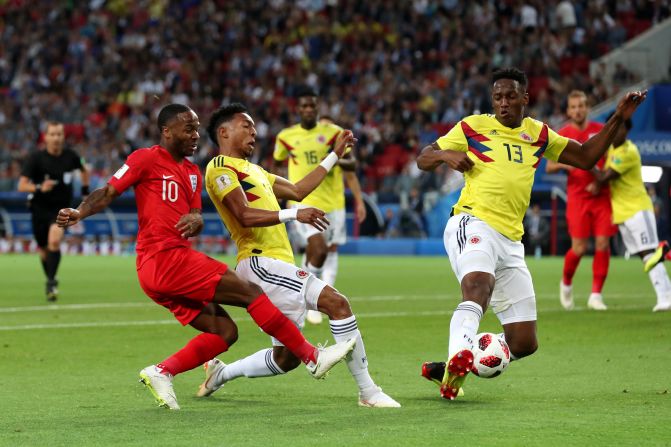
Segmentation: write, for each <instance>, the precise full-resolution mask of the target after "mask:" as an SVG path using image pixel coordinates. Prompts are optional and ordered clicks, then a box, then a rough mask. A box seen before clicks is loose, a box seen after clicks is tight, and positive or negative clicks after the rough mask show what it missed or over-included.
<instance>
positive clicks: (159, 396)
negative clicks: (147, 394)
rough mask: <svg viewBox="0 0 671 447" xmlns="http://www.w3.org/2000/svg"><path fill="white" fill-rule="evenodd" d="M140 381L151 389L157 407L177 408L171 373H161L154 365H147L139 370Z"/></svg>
mask: <svg viewBox="0 0 671 447" xmlns="http://www.w3.org/2000/svg"><path fill="white" fill-rule="evenodd" d="M140 383H142V384H144V386H146V387H147V388H148V389H149V391H151V394H153V395H154V398H155V399H156V402H157V403H158V406H159V407H163V408H168V409H170V410H179V404H178V403H177V398H176V397H175V390H174V389H173V388H172V375H171V374H163V373H162V372H161V371H160V370H159V369H158V368H157V367H156V365H151V366H147V367H146V368H145V369H143V370H142V371H140Z"/></svg>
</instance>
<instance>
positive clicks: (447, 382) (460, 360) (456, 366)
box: [440, 349, 473, 400]
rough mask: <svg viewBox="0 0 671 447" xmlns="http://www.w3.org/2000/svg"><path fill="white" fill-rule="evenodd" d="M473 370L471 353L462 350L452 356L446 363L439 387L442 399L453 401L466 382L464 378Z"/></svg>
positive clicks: (468, 350)
mask: <svg viewBox="0 0 671 447" xmlns="http://www.w3.org/2000/svg"><path fill="white" fill-rule="evenodd" d="M471 368H473V353H472V352H471V350H470V349H464V350H461V351H459V352H457V353H456V354H454V355H453V356H452V358H451V359H450V360H449V361H448V362H447V368H446V369H445V374H444V375H443V380H442V382H441V385H440V395H441V396H442V397H443V399H448V400H454V399H456V398H457V396H458V395H459V390H460V389H461V386H462V385H463V384H464V381H465V380H466V376H468V373H469V372H471Z"/></svg>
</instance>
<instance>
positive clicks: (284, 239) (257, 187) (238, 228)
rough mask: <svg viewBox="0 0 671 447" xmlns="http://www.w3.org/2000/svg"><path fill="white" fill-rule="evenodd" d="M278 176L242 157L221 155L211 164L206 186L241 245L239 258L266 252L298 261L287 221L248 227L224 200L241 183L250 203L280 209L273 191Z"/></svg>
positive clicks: (270, 256) (209, 164) (286, 260)
mask: <svg viewBox="0 0 671 447" xmlns="http://www.w3.org/2000/svg"><path fill="white" fill-rule="evenodd" d="M275 178H276V176H275V175H274V174H271V173H269V172H267V171H266V170H265V169H263V168H262V167H260V166H258V165H255V164H254V163H250V162H249V161H247V160H244V159H242V158H232V157H225V156H223V155H219V156H217V157H214V158H213V159H212V160H211V161H210V162H209V163H208V164H207V168H206V169H205V188H206V189H207V194H208V195H209V196H210V199H211V200H212V202H213V203H214V206H216V207H217V212H218V213H219V216H220V217H221V219H222V220H223V221H224V225H226V228H228V231H229V232H230V233H231V238H232V239H233V241H234V242H235V245H236V246H237V247H238V262H240V261H241V260H243V259H246V258H249V257H252V256H265V257H268V258H274V259H279V260H281V261H285V262H288V263H290V264H293V263H294V253H293V251H292V250H291V245H290V244H289V236H288V235H287V230H286V227H285V226H284V224H283V223H281V224H277V225H272V226H269V227H250V228H245V227H243V226H242V225H241V224H240V222H238V219H236V218H235V216H234V215H233V214H232V213H231V211H230V210H229V209H228V208H226V207H225V206H224V204H223V199H224V197H226V195H227V194H228V193H230V192H231V191H233V190H234V189H235V188H238V187H240V188H242V190H243V192H244V194H245V196H246V197H247V201H248V202H249V206H250V207H252V208H256V209H263V210H269V211H279V210H280V205H279V204H278V203H277V198H276V197H275V193H274V192H273V184H274V183H275Z"/></svg>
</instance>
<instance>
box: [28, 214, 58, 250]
mask: <svg viewBox="0 0 671 447" xmlns="http://www.w3.org/2000/svg"><path fill="white" fill-rule="evenodd" d="M57 215H58V210H56V211H54V212H53V213H52V212H49V211H41V212H36V211H35V210H33V217H32V223H33V236H34V237H35V241H36V242H37V246H38V247H40V248H45V247H46V246H47V245H48V244H49V227H51V224H55V223H56V216H57Z"/></svg>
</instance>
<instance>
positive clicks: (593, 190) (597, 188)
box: [585, 181, 601, 196]
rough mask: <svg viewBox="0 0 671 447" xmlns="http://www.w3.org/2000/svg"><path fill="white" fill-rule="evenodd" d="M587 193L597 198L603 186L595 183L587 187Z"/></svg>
mask: <svg viewBox="0 0 671 447" xmlns="http://www.w3.org/2000/svg"><path fill="white" fill-rule="evenodd" d="M585 191H587V192H588V193H590V194H592V195H593V196H596V195H598V194H599V192H600V191H601V184H600V183H599V182H597V181H594V182H592V183H590V184H589V185H587V186H586V187H585Z"/></svg>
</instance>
